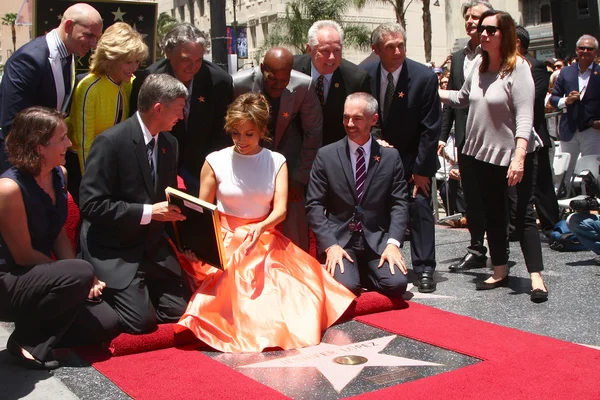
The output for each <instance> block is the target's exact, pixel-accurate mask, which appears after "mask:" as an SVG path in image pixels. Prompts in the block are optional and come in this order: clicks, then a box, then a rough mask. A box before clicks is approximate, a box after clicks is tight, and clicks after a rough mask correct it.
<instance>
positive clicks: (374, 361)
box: [241, 335, 443, 393]
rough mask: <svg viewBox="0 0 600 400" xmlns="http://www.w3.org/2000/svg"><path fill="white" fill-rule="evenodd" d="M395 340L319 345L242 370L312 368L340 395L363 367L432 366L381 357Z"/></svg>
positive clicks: (393, 337) (402, 359) (380, 339)
mask: <svg viewBox="0 0 600 400" xmlns="http://www.w3.org/2000/svg"><path fill="white" fill-rule="evenodd" d="M395 338H396V335H392V336H385V337H382V338H377V339H371V340H365V341H364V342H358V343H351V344H345V345H342V346H339V345H335V344H329V343H321V344H319V345H317V346H312V347H305V348H303V349H298V352H300V354H296V355H293V356H289V357H282V358H279V359H276V360H270V361H265V362H259V363H255V364H248V365H244V366H242V367H241V368H305V367H315V368H317V369H318V370H319V372H321V374H323V376H324V377H325V378H326V379H327V380H328V381H329V383H331V386H333V388H334V389H335V390H336V391H337V392H338V393H340V392H341V391H342V390H343V389H344V388H345V387H346V386H347V385H348V384H349V383H350V382H352V380H354V378H356V377H357V376H358V375H359V374H360V373H361V371H362V370H363V369H364V368H365V367H404V366H411V367H414V366H434V367H439V366H442V365H443V364H436V363H432V362H428V361H422V360H415V359H411V358H404V357H397V356H391V355H389V354H380V353H379V352H380V351H382V350H383V349H385V347H386V346H387V345H388V344H389V343H390V342H391V341H392V340H394V339H395ZM348 355H355V356H363V357H365V358H366V359H367V360H368V361H367V362H366V363H364V364H359V365H341V364H338V363H336V362H335V361H333V360H334V359H335V358H336V357H340V356H348Z"/></svg>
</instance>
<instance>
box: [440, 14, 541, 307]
mask: <svg viewBox="0 0 600 400" xmlns="http://www.w3.org/2000/svg"><path fill="white" fill-rule="evenodd" d="M477 29H478V31H479V33H480V35H481V48H482V50H483V52H482V58H481V63H480V64H479V65H476V66H475V67H474V68H473V70H472V73H471V75H470V76H469V77H468V78H467V79H466V81H465V83H464V85H463V87H462V88H461V90H460V91H447V90H440V98H441V99H442V101H443V102H444V103H446V104H450V105H451V106H453V107H457V108H460V107H467V106H469V115H468V118H467V137H466V140H465V146H464V148H463V158H464V159H465V165H466V166H467V167H464V168H461V175H462V176H463V179H469V180H470V181H471V182H473V184H476V185H478V186H479V191H478V192H479V193H480V194H481V196H480V197H475V198H472V195H471V193H470V191H469V190H468V187H467V186H466V185H465V188H464V194H465V198H466V202H467V207H468V204H473V203H474V202H481V203H483V206H484V209H485V218H486V221H485V222H486V232H487V238H488V244H489V248H490V255H491V259H492V265H493V267H494V273H493V274H492V276H490V277H489V278H487V279H486V280H485V281H482V282H477V286H476V288H477V290H488V289H494V288H496V287H499V286H506V285H507V284H508V265H507V263H508V256H507V252H506V243H507V224H508V214H507V187H508V185H510V186H514V185H518V186H517V192H519V194H521V196H520V197H519V202H520V203H521V204H520V205H521V206H520V207H519V206H517V209H518V210H519V214H520V215H517V220H518V221H519V225H520V226H518V227H517V233H518V234H520V236H521V249H522V251H523V255H524V257H525V262H526V265H527V270H528V271H529V273H530V276H531V287H532V291H531V300H532V301H536V302H539V301H544V300H546V299H547V298H548V290H547V289H546V286H545V284H544V281H543V280H542V276H541V271H542V270H543V268H544V267H543V262H542V249H541V244H540V239H539V235H538V231H537V225H536V223H535V217H534V213H533V196H532V193H533V191H532V190H531V187H532V185H533V184H534V181H535V179H534V178H535V154H534V151H535V147H536V143H535V142H536V141H535V139H534V137H535V136H536V135H535V134H534V133H533V131H532V125H533V103H534V95H535V89H534V83H533V78H532V76H531V71H530V67H529V64H528V63H527V61H526V60H525V59H523V58H522V57H520V56H519V55H518V53H517V47H516V32H515V23H514V20H513V19H512V17H511V16H510V15H509V14H508V13H505V12H502V11H487V12H485V13H484V14H483V15H482V16H481V19H480V20H479V26H478V28H477ZM528 153H529V154H530V156H529V157H528V156H527V154H528ZM465 175H466V176H465ZM519 187H520V188H521V189H527V188H528V190H519ZM527 193H529V194H527ZM470 195H471V196H470Z"/></svg>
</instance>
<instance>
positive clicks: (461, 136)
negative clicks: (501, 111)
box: [440, 49, 469, 153]
mask: <svg viewBox="0 0 600 400" xmlns="http://www.w3.org/2000/svg"><path fill="white" fill-rule="evenodd" d="M464 64H465V49H460V50H458V51H456V52H454V53H452V64H451V69H450V78H449V79H448V90H460V89H461V88H462V86H463V84H464V83H465V73H464V71H463V67H464ZM468 115H469V108H468V107H467V108H460V109H457V108H452V107H444V109H443V112H442V127H441V134H440V140H441V141H442V142H447V141H448V137H449V136H450V131H451V130H452V123H454V140H455V143H456V147H457V150H458V152H459V153H460V152H461V151H462V148H463V146H464V145H465V138H466V137H467V135H466V132H467V116H468Z"/></svg>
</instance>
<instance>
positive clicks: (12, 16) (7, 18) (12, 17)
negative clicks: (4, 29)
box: [2, 13, 17, 51]
mask: <svg viewBox="0 0 600 400" xmlns="http://www.w3.org/2000/svg"><path fill="white" fill-rule="evenodd" d="M16 22H17V13H6V14H4V17H2V25H10V31H11V33H12V42H13V51H17V30H16V28H15V23H16Z"/></svg>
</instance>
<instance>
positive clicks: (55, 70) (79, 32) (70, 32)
mask: <svg viewBox="0 0 600 400" xmlns="http://www.w3.org/2000/svg"><path fill="white" fill-rule="evenodd" d="M101 34H102V18H101V17H100V14H99V13H98V11H97V10H96V9H95V8H94V7H92V6H90V5H89V4H86V3H77V4H74V5H72V6H70V7H69V8H67V9H66V10H65V12H64V14H63V17H62V20H61V21H60V25H59V26H58V28H56V29H53V30H52V31H50V32H48V33H47V34H46V35H45V36H40V37H38V38H36V39H34V40H32V41H31V42H29V43H27V44H26V45H24V46H23V47H21V48H19V49H18V50H17V51H16V52H15V53H14V54H13V55H12V56H11V57H10V58H9V59H8V61H7V62H6V65H5V67H4V76H3V78H2V84H1V85H0V128H1V132H0V173H2V172H4V171H5V170H6V169H8V168H10V165H9V164H8V160H7V159H6V154H5V152H4V139H5V138H6V137H7V136H8V134H9V133H10V127H11V126H12V122H13V120H14V118H15V116H16V115H17V114H18V113H19V112H20V111H22V110H24V109H26V108H28V107H31V106H43V107H48V108H56V109H58V110H63V111H64V110H66V109H67V108H68V105H69V103H70V101H71V95H72V92H73V88H74V86H75V63H74V60H73V55H77V56H80V57H81V56H84V55H86V54H87V52H88V51H90V49H91V48H93V47H96V42H97V40H98V38H99V37H100V35H101Z"/></svg>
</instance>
